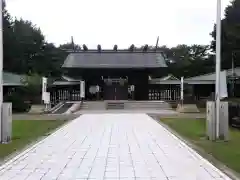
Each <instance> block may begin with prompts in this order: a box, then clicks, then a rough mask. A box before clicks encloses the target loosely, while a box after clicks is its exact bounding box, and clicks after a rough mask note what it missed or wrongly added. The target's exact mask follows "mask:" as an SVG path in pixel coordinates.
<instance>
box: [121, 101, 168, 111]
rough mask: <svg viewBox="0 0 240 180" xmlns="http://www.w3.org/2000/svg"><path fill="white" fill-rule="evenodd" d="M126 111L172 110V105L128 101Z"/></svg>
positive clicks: (163, 102) (161, 102)
mask: <svg viewBox="0 0 240 180" xmlns="http://www.w3.org/2000/svg"><path fill="white" fill-rule="evenodd" d="M124 105H125V109H133V110H141V109H151V110H163V109H166V110H167V109H172V107H171V105H170V104H169V103H167V102H165V101H127V102H125V104H124Z"/></svg>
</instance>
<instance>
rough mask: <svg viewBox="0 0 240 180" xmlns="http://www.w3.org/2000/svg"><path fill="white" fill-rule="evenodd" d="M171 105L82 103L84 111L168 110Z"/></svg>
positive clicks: (125, 102)
mask: <svg viewBox="0 0 240 180" xmlns="http://www.w3.org/2000/svg"><path fill="white" fill-rule="evenodd" d="M170 109H172V107H171V105H170V104H169V103H167V102H164V101H84V102H82V104H81V107H80V111H84V110H170Z"/></svg>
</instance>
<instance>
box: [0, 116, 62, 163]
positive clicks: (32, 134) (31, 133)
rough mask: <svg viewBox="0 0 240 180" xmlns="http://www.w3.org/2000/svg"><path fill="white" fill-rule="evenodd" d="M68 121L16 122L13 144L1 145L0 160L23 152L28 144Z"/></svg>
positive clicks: (13, 130)
mask: <svg viewBox="0 0 240 180" xmlns="http://www.w3.org/2000/svg"><path fill="white" fill-rule="evenodd" d="M65 122H66V121H54V120H49V121H48V120H19V121H18V120H15V121H13V129H12V133H13V136H12V142H11V143H10V144H0V159H3V158H4V157H6V156H8V155H10V154H12V153H13V152H15V151H17V150H21V149H22V148H24V147H25V146H26V145H27V144H30V143H32V142H34V141H36V140H37V138H39V137H41V136H46V135H48V134H49V133H50V132H51V131H52V130H54V129H55V128H57V127H59V126H60V125H62V124H63V123H65Z"/></svg>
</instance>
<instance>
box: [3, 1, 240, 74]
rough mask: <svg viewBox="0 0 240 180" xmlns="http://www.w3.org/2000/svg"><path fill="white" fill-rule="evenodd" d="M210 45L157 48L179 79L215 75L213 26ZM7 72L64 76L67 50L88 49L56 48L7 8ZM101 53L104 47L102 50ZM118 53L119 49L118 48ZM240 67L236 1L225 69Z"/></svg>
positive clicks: (225, 29) (225, 33) (228, 22)
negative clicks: (63, 68) (62, 74)
mask: <svg viewBox="0 0 240 180" xmlns="http://www.w3.org/2000/svg"><path fill="white" fill-rule="evenodd" d="M213 27H214V28H213V32H211V36H212V37H213V41H212V43H211V44H210V45H207V44H206V45H199V44H194V45H185V44H180V45H177V46H176V47H167V46H165V45H163V46H160V47H157V50H162V51H163V52H164V53H165V55H166V58H167V63H168V72H169V73H172V74H174V75H175V76H177V77H180V76H185V77H189V76H195V75H199V74H204V73H208V72H212V71H214V68H215V65H214V64H215V63H214V62H215V41H216V38H215V36H216V26H215V25H213ZM3 39H4V70H5V71H11V72H15V73H20V74H28V75H29V74H38V75H40V76H43V75H44V76H48V77H57V76H60V75H61V73H62V72H61V65H62V63H63V61H64V59H65V58H66V56H67V52H66V50H76V51H78V50H81V49H83V50H85V51H86V50H88V47H87V45H85V44H83V46H82V47H81V46H80V45H77V44H75V43H74V41H73V38H72V39H71V41H70V42H69V43H65V44H62V45H60V46H59V47H56V46H55V45H54V44H53V43H50V42H47V41H46V39H45V37H44V35H43V33H42V31H41V29H40V28H39V27H37V26H36V25H34V24H33V23H32V22H30V21H27V20H23V19H13V18H12V17H11V15H10V14H9V13H8V11H7V10H6V8H5V3H4V10H3ZM98 49H101V46H100V45H99V46H98ZM149 49H156V47H155V46H151V45H143V46H141V47H135V46H134V44H132V45H131V46H130V47H129V50H130V51H134V50H144V51H147V50H149ZM114 50H115V51H116V50H117V45H115V46H114ZM232 58H234V61H235V65H236V66H240V0H234V1H232V2H231V4H230V5H229V6H228V7H227V8H226V10H225V18H224V19H223V20H222V68H224V69H226V68H231V64H232V63H231V59H232Z"/></svg>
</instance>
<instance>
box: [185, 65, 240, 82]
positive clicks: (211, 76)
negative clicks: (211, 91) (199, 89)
mask: <svg viewBox="0 0 240 180" xmlns="http://www.w3.org/2000/svg"><path fill="white" fill-rule="evenodd" d="M226 72H227V76H231V75H232V69H228V70H226ZM234 72H235V74H236V75H237V76H240V67H237V68H235V69H234ZM215 79H216V74H215V72H214V73H209V74H203V75H200V76H195V77H190V78H186V79H185V80H187V81H215Z"/></svg>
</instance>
